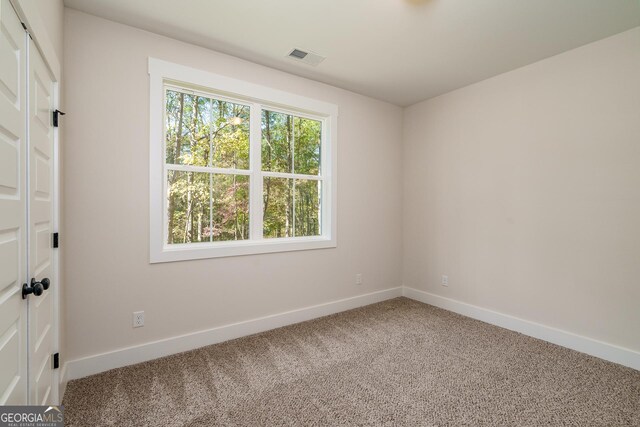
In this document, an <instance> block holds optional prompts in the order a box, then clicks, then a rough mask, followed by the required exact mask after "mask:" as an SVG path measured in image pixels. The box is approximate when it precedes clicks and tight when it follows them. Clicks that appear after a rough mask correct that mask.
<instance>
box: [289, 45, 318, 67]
mask: <svg viewBox="0 0 640 427" xmlns="http://www.w3.org/2000/svg"><path fill="white" fill-rule="evenodd" d="M287 56H288V57H289V58H292V59H295V60H296V61H300V62H304V63H305V64H309V65H313V66H316V65H318V64H319V63H321V62H322V61H324V56H320V55H318V54H317V53H313V52H310V51H308V50H303V49H298V48H295V49H292V50H291V51H290V52H289V53H288V54H287Z"/></svg>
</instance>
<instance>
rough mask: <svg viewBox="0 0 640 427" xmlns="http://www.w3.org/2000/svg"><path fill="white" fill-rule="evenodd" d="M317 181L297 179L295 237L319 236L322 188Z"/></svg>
mask: <svg viewBox="0 0 640 427" xmlns="http://www.w3.org/2000/svg"><path fill="white" fill-rule="evenodd" d="M321 185H322V183H321V182H320V181H315V180H307V179H296V182H295V221H294V222H295V235H296V236H319V235H320V234H321V230H320V195H321V194H322V192H321V190H320V188H321V187H320V186H321Z"/></svg>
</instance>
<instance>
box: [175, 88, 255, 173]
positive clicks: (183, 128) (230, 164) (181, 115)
mask: <svg viewBox="0 0 640 427" xmlns="http://www.w3.org/2000/svg"><path fill="white" fill-rule="evenodd" d="M165 108H166V110H165V138H166V139H165V144H166V161H167V163H168V164H179V165H194V166H211V167H219V168H237V169H248V168H249V107H248V106H245V105H239V104H234V103H232V102H228V101H221V100H217V99H211V98H208V97H204V96H199V95H194V94H190V93H184V92H178V91H174V90H170V89H168V90H167V91H166V106H165Z"/></svg>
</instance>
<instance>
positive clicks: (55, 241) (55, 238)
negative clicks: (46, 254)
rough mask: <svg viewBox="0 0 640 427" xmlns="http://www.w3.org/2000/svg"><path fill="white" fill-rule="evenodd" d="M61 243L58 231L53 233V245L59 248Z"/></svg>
mask: <svg viewBox="0 0 640 427" xmlns="http://www.w3.org/2000/svg"><path fill="white" fill-rule="evenodd" d="M58 245H59V241H58V233H53V247H54V248H57V247H58Z"/></svg>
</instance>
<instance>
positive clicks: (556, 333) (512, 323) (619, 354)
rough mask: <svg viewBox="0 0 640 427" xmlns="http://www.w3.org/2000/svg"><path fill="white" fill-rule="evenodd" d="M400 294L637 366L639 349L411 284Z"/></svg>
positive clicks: (584, 351)
mask: <svg viewBox="0 0 640 427" xmlns="http://www.w3.org/2000/svg"><path fill="white" fill-rule="evenodd" d="M402 295H403V296H406V297H407V298H411V299H414V300H416V301H420V302H424V303H426V304H430V305H434V306H436V307H440V308H444V309H445V310H449V311H453V312H455V313H458V314H462V315H463V316H467V317H471V318H473V319H477V320H481V321H483V322H486V323H490V324H492V325H496V326H500V327H502V328H505V329H510V330H512V331H516V332H520V333H521V334H524V335H528V336H530V337H533V338H538V339H541V340H544V341H548V342H550V343H553V344H557V345H559V346H562V347H567V348H570V349H572V350H576V351H579V352H582V353H586V354H589V355H591V356H595V357H599V358H601V359H604V360H608V361H610V362H614V363H619V364H620V365H624V366H628V367H630V368H633V369H637V370H640V353H639V352H637V351H633V350H630V349H627V348H624V347H619V346H616V345H613V344H609V343H606V342H602V341H598V340H594V339H592V338H587V337H584V336H581V335H576V334H573V333H571V332H567V331H563V330H560V329H556V328H552V327H550V326H545V325H541V324H540V323H535V322H531V321H528V320H524V319H520V318H518V317H514V316H510V315H508V314H502V313H498V312H496V311H493V310H489V309H486V308H482V307H478V306H475V305H471V304H467V303H464V302H461V301H457V300H454V299H451V298H445V297H441V296H439V295H435V294H432V293H429V292H425V291H421V290H418V289H414V288H409V287H403V288H402Z"/></svg>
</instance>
